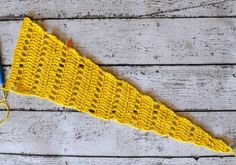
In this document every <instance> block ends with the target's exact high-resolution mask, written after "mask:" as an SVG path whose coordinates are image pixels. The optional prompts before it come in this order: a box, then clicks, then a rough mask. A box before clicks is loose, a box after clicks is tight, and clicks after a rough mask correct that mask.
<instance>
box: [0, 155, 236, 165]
mask: <svg viewBox="0 0 236 165" xmlns="http://www.w3.org/2000/svg"><path fill="white" fill-rule="evenodd" d="M0 163H1V164H4V165H15V164H24V165H32V164H34V165H78V164H79V165H88V164H96V165H111V164H112V165H123V164H135V165H147V164H149V165H150V164H153V165H154V164H155V165H167V164H168V165H180V164H181V165H213V164H214V165H223V164H224V165H226V164H227V165H235V164H236V159H235V158H225V157H224V158H200V159H198V160H195V159H194V158H181V159H179V158H171V159H165V158H141V159H140V158H94V157H89V158H85V157H66V156H63V157H43V156H15V155H0Z"/></svg>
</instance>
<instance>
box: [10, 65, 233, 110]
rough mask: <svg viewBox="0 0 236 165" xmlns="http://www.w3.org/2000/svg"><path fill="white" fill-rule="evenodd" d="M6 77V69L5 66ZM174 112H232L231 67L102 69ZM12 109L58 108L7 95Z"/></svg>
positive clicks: (54, 105) (115, 67) (30, 98)
mask: <svg viewBox="0 0 236 165" xmlns="http://www.w3.org/2000/svg"><path fill="white" fill-rule="evenodd" d="M5 69H6V75H9V69H10V68H9V67H6V68H5ZM103 69H105V70H106V71H109V72H111V73H113V74H115V75H117V76H118V78H121V79H125V80H127V81H129V82H130V83H131V84H133V85H134V86H136V87H138V88H139V89H140V90H141V91H142V92H143V93H146V94H149V95H151V96H152V97H153V98H155V99H156V100H161V101H163V102H165V103H166V104H167V105H169V106H170V107H172V108H173V109H175V110H205V109H207V110H236V104H235V100H236V67H235V66H224V65H223V66H187V67H186V66H149V67H148V66H146V67H145V66H139V67H138V66H136V67H131V66H122V67H118V66H109V67H108V66H106V67H103ZM8 101H9V104H10V106H11V108H12V109H25V110H26V109H35V110H44V109H49V110H55V109H62V108H59V107H61V106H57V105H56V104H53V103H49V102H48V101H45V100H41V99H36V98H33V97H26V96H19V95H18V94H13V93H10V94H9V97H8Z"/></svg>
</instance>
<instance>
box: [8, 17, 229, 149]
mask: <svg viewBox="0 0 236 165" xmlns="http://www.w3.org/2000/svg"><path fill="white" fill-rule="evenodd" d="M5 88H6V90H9V91H13V92H17V93H19V94H23V95H32V96H37V97H40V98H44V99H47V100H51V101H53V102H55V103H57V104H60V105H63V106H65V107H70V108H74V109H77V110H79V111H82V112H85V113H89V114H91V115H93V116H95V117H98V118H101V119H113V120H116V121H118V122H120V123H125V124H128V125H130V126H132V127H134V128H138V129H141V130H146V131H150V132H154V133H157V134H158V135H165V136H169V137H171V138H173V139H176V140H179V141H183V142H190V143H193V144H195V145H198V146H203V147H206V148H208V149H211V150H214V151H218V152H224V153H232V152H233V149H232V148H231V147H229V146H228V145H227V144H226V143H224V142H223V141H222V140H220V139H216V138H214V137H212V136H211V135H209V134H208V133H207V132H205V131H204V130H203V129H201V128H200V127H199V126H196V125H194V124H193V123H192V122H190V121H189V120H188V119H186V118H184V117H181V116H179V115H177V114H176V113H174V111H172V110H171V109H169V108H168V107H167V106H165V105H164V104H162V103H160V102H158V101H155V100H153V98H151V97H150V96H148V95H145V94H143V93H141V92H140V91H139V90H137V89H136V88H135V87H133V86H132V85H131V84H129V83H128V82H126V81H124V80H120V79H117V78H116V77H115V76H113V75H112V74H110V73H108V72H106V71H104V70H103V69H101V68H100V67H99V66H98V65H96V64H95V63H94V62H92V61H91V60H90V59H88V58H85V57H83V56H81V55H80V54H79V53H78V52H76V51H75V50H74V49H73V48H68V47H67V46H66V45H65V44H64V43H62V42H61V41H60V40H58V39H57V38H56V37H55V36H53V35H51V34H48V33H47V32H45V31H44V30H43V29H42V28H41V27H40V26H39V25H37V24H36V23H34V22H32V21H31V20H30V19H29V18H25V19H24V21H23V25H22V27H21V30H20V34H19V38H18V42H17V45H16V48H15V52H14V60H13V65H12V68H11V72H10V77H9V79H8V81H7V83H6V86H5Z"/></svg>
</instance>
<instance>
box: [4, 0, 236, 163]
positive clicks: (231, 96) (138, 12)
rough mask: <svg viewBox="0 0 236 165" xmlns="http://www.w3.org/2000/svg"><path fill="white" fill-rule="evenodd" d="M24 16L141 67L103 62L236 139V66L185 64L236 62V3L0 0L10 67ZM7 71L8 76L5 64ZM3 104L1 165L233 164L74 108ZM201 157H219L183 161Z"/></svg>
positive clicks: (87, 49) (101, 56) (15, 101)
mask: <svg viewBox="0 0 236 165" xmlns="http://www.w3.org/2000/svg"><path fill="white" fill-rule="evenodd" d="M24 15H29V16H31V17H33V18H36V19H44V18H46V19H47V18H49V19H50V20H46V21H43V22H40V24H42V25H43V27H44V28H45V29H46V30H47V31H49V32H51V33H53V34H55V35H56V36H58V37H59V39H61V40H62V41H64V42H65V41H66V40H67V39H68V38H70V37H72V39H73V40H74V42H75V45H74V47H75V48H76V49H77V50H78V51H80V52H81V53H82V54H83V55H85V56H87V57H90V58H92V59H93V60H95V62H96V63H99V64H118V65H119V64H143V65H144V66H143V67H140V66H113V67H108V66H106V67H103V68H104V69H105V70H107V71H111V72H112V73H114V74H116V75H117V76H118V77H120V78H123V79H126V80H128V81H129V82H131V83H133V84H134V85H135V86H137V87H138V88H139V89H140V90H142V91H143V92H144V93H147V94H150V95H151V96H153V97H154V98H155V99H158V100H159V99H161V100H162V101H164V102H166V103H167V104H168V105H169V106H170V107H172V108H173V109H176V110H183V111H185V110H186V109H187V110H191V111H196V110H208V112H203V111H202V112H191V113H189V112H182V113H181V114H182V115H184V116H187V117H188V118H190V119H192V120H193V121H194V122H195V123H198V124H200V125H201V126H202V127H204V128H205V129H206V130H207V131H209V132H211V133H212V134H214V135H216V136H217V137H223V138H225V139H226V140H227V141H228V142H229V143H231V142H235V141H236V127H235V125H236V124H235V122H236V113H235V110H236V102H235V100H236V68H235V66H234V65H231V66H229V65H228V66H225V65H221V66H216V65H210V66H209V65H202V66H191V65H189V64H215V63H217V64H227V63H231V64H234V63H236V56H235V52H236V39H235V36H236V19H235V18H227V17H234V16H235V15H236V1H234V0H197V1H187V0H173V1H166V0H160V1H155V0H146V1H143V0H122V1H117V0H111V1H108V0H102V1H101V0H93V1H92V0H87V1H82V0H78V1H75V0H70V1H69V0H66V1H58V0H57V1H56V0H51V1H44V2H43V1H38V0H33V1H28V0H24V1H20V0H16V1H10V0H2V1H1V2H0V49H1V56H2V57H3V62H4V64H6V65H11V64H12V54H13V48H14V47H15V43H16V40H17V36H18V32H19V28H20V25H21V21H20V20H18V19H21V18H22V17H23V16H24ZM158 17H161V19H156V18H158ZM167 17H171V18H174V19H168V18H167ZM177 17H191V19H189V18H183V19H178V18H177ZM198 17H222V18H198ZM53 18H65V19H61V20H53ZM67 18H83V19H67ZM86 18H87V19H86ZM96 18H112V19H96ZM120 18H121V19H120ZM124 18H135V19H124ZM139 18H145V19H139ZM193 18H196V19H193ZM15 19H17V20H18V21H16V20H15ZM7 20H12V21H7ZM147 64H162V65H165V64H188V65H189V66H167V65H165V66H147ZM145 65H146V66H145ZM5 70H6V75H8V74H9V67H5ZM8 100H9V104H10V106H11V108H12V109H14V111H13V112H12V113H11V116H10V118H9V120H8V121H7V123H6V125H4V126H3V127H0V164H4V165H13V164H24V165H31V164H40V165H41V164H42V165H48V164H50V165H51V164H59V165H77V164H82V165H83V164H102V165H108V164H115V165H116V164H117V165H118V164H137V165H138V164H158V165H164V164H168V165H179V164H183V165H189V164H190V165H202V164H204V165H205V164H206V165H213V164H214V165H222V164H227V165H234V164H236V162H235V161H236V159H235V158H231V157H223V158H221V157H220V156H222V155H221V154H218V153H214V152H211V151H209V150H206V149H203V148H200V147H196V146H194V145H191V144H187V143H180V142H177V141H173V140H169V139H168V138H166V137H160V136H158V135H154V134H152V133H147V132H141V131H139V130H135V129H132V128H130V127H128V126H125V125H121V124H117V123H115V122H114V121H103V120H100V119H96V118H93V117H90V116H89V115H86V114H84V113H79V112H71V111H69V110H67V109H64V108H62V107H61V106H57V105H56V104H53V103H50V102H48V101H46V100H42V99H38V98H33V97H25V96H20V95H17V94H13V93H10V95H9V98H8ZM34 110H42V111H35V112H34ZM45 110H47V111H45ZM60 110H63V111H60ZM212 110H213V111H212ZM214 110H221V112H214ZM225 110H230V111H225ZM68 111H69V112H68ZM2 115H3V112H2V111H1V113H0V117H2ZM24 153H25V154H24ZM40 154H42V155H40ZM48 154H52V155H55V156H52V155H51V156H50V155H48ZM33 155H35V156H33ZM36 155H37V156H36ZM71 155H72V156H71ZM207 155H208V156H209V155H218V156H219V157H215V158H214V157H212V158H199V159H194V158H193V157H192V158H191V157H185V156H194V157H195V156H196V157H198V156H207ZM86 156H89V157H86ZM96 156H98V157H96ZM106 156H111V157H106ZM119 156H131V157H130V158H120V157H119ZM138 156H141V157H138ZM147 156H156V157H155V158H154V157H151V158H149V157H147ZM163 156H170V157H172V158H171V159H167V158H165V157H163ZM173 157H176V158H173ZM182 157H184V158H182Z"/></svg>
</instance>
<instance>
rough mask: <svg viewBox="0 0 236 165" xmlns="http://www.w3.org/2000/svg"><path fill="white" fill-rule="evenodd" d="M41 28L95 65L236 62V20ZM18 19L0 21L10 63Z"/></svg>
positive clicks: (70, 23) (63, 23) (60, 23)
mask: <svg viewBox="0 0 236 165" xmlns="http://www.w3.org/2000/svg"><path fill="white" fill-rule="evenodd" d="M40 24H41V25H43V27H44V28H45V29H46V30H47V31H49V32H51V33H53V34H55V35H56V36H58V37H59V39H61V40H63V41H66V40H67V39H69V38H70V37H71V38H72V39H73V40H74V42H75V45H74V47H75V48H76V49H77V50H78V51H80V52H81V54H83V55H85V56H88V57H90V58H92V59H94V60H95V61H96V62H97V63H99V64H202V63H205V64H210V63H211V64H212V63H236V56H235V52H236V44H235V43H236V38H235V36H236V19H233V18H229V19H215V18H209V19H206V18H204V19H200V18H199V19H173V20H172V19H157V20H155V19H134V20H121V19H115V20H47V21H43V22H41V23H40ZM20 26H21V21H9V22H8V21H7V22H6V21H3V22H0V41H1V47H2V54H3V58H4V60H3V61H4V63H5V64H11V60H12V54H13V49H14V47H15V43H16V40H17V36H18V33H19V29H20Z"/></svg>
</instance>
